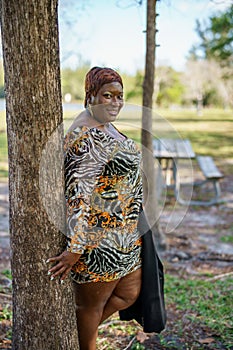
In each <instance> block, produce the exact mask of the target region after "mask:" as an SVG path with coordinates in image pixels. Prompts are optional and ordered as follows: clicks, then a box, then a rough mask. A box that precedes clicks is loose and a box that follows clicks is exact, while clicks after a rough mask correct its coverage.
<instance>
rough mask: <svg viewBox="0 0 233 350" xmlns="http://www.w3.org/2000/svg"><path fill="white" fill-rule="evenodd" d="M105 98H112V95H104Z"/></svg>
mask: <svg viewBox="0 0 233 350" xmlns="http://www.w3.org/2000/svg"><path fill="white" fill-rule="evenodd" d="M104 97H105V98H111V97H112V95H111V94H104Z"/></svg>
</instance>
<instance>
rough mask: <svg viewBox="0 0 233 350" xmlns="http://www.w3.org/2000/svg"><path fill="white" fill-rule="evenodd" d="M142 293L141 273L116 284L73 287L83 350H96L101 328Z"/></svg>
mask: <svg viewBox="0 0 233 350" xmlns="http://www.w3.org/2000/svg"><path fill="white" fill-rule="evenodd" d="M140 289H141V269H138V270H137V271H134V272H132V273H130V274H129V275H126V276H125V277H123V278H121V279H119V280H116V281H113V282H96V283H94V282H93V283H84V284H77V283H74V291H75V299H76V308H77V309H76V315H77V326H78V333H79V345H80V350H96V338H97V335H98V326H99V324H100V323H101V322H103V321H104V320H106V319H107V318H108V317H109V316H111V315H112V314H113V313H115V312H116V311H119V310H122V309H125V308H127V307H128V306H130V305H132V304H133V303H134V302H135V300H136V299H137V297H138V295H139V293H140Z"/></svg>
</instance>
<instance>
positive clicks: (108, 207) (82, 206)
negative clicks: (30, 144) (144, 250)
mask: <svg viewBox="0 0 233 350" xmlns="http://www.w3.org/2000/svg"><path fill="white" fill-rule="evenodd" d="M140 161H141V153H140V150H139V149H138V148H137V146H136V145H135V143H134V141H133V140H131V139H128V138H126V139H125V140H123V141H119V140H116V139H114V138H113V137H111V136H110V135H108V134H106V133H104V132H103V131H101V130H99V129H98V128H88V127H86V126H83V127H78V128H77V129H75V130H74V131H72V132H69V133H68V134H67V135H66V138H65V197H66V203H67V236H68V238H69V239H68V241H69V246H68V250H69V251H71V252H76V253H80V254H82V255H81V258H80V260H79V261H78V263H77V264H76V265H75V266H74V267H73V269H72V278H73V279H74V280H75V281H76V282H77V283H86V282H97V281H105V282H106V281H112V280H115V279H118V278H120V277H123V276H125V275H126V274H128V273H130V272H133V271H135V270H136V269H138V268H139V267H140V266H141V257H140V254H141V239H140V234H139V232H138V229H137V222H138V215H139V212H140V208H141V205H142V180H141V172H140Z"/></svg>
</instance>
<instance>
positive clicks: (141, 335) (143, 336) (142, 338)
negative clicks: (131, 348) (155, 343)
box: [136, 332, 149, 343]
mask: <svg viewBox="0 0 233 350" xmlns="http://www.w3.org/2000/svg"><path fill="white" fill-rule="evenodd" d="M148 338H149V337H148V336H147V335H146V333H144V332H138V334H137V336H136V339H137V340H138V341H139V343H143V342H144V341H145V340H146V339H148Z"/></svg>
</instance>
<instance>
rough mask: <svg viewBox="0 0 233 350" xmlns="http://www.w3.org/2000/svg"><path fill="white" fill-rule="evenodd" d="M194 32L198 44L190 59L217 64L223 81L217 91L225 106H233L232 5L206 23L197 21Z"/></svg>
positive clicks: (192, 50)
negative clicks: (198, 41)
mask: <svg viewBox="0 0 233 350" xmlns="http://www.w3.org/2000/svg"><path fill="white" fill-rule="evenodd" d="M196 32H197V34H198V36H199V39H200V43H199V44H198V45H194V46H193V47H192V49H191V51H190V58H191V59H192V60H196V61H200V60H203V59H204V60H208V61H215V62H217V63H218V65H219V66H220V68H221V79H222V81H223V84H221V86H220V89H219V90H220V91H221V95H222V96H223V101H224V103H225V105H230V106H233V102H232V101H233V5H231V6H230V7H229V8H227V9H226V10H225V11H224V12H221V13H220V14H216V15H214V16H211V17H210V18H209V21H208V22H207V23H201V22H200V21H199V20H197V22H196Z"/></svg>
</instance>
